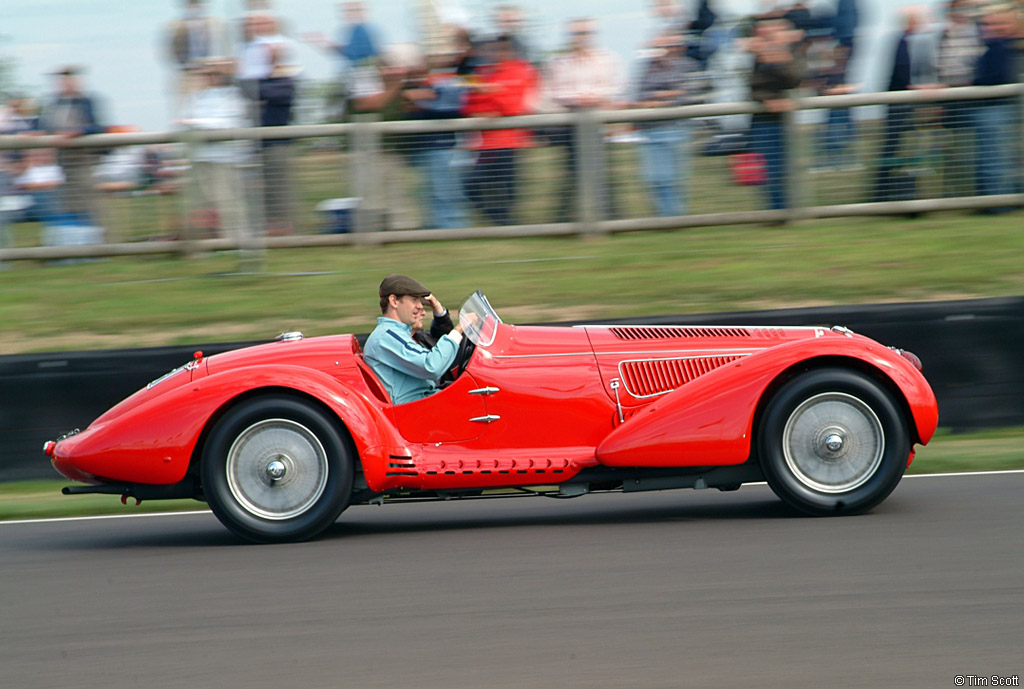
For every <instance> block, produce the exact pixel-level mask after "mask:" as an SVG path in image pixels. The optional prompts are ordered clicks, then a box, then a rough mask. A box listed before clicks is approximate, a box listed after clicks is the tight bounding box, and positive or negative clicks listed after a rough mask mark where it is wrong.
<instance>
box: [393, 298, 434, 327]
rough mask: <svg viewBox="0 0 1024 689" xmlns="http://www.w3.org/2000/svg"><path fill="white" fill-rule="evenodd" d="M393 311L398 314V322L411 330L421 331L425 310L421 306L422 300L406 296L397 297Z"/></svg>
mask: <svg viewBox="0 0 1024 689" xmlns="http://www.w3.org/2000/svg"><path fill="white" fill-rule="evenodd" d="M395 311H397V312H398V320H400V321H402V322H403V323H405V324H406V325H408V326H409V327H410V328H412V329H413V330H421V329H422V328H423V316H424V314H426V312H427V310H426V308H425V307H424V305H423V299H422V298H420V297H410V296H408V295H406V296H404V297H399V298H398V305H397V306H395Z"/></svg>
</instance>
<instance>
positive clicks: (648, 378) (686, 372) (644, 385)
mask: <svg viewBox="0 0 1024 689" xmlns="http://www.w3.org/2000/svg"><path fill="white" fill-rule="evenodd" d="M743 356H745V355H743V354H738V355H730V356H708V357H700V358H694V359H648V360H646V361H623V362H622V363H621V364H619V375H621V376H622V384H623V385H624V386H625V388H626V392H628V393H629V394H630V395H632V396H633V397H637V398H642V397H653V396H655V395H663V394H665V393H666V392H672V391H673V390H675V389H676V388H678V387H679V386H681V385H683V384H685V383H689V382H690V381H691V380H693V379H695V378H699V377H700V376H702V375H704V374H705V373H708V372H710V371H714V370H715V369H716V368H718V367H719V366H725V365H726V364H728V363H732V362H733V361H736V360H737V359H740V358H742V357H743Z"/></svg>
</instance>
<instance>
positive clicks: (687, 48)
mask: <svg viewBox="0 0 1024 689" xmlns="http://www.w3.org/2000/svg"><path fill="white" fill-rule="evenodd" d="M691 3H692V4H688V5H686V6H684V5H682V4H679V3H678V2H677V0H654V1H653V2H652V3H651V6H650V11H651V19H652V21H651V24H652V26H653V30H652V32H651V34H650V35H649V37H648V39H647V40H646V42H645V44H644V45H642V46H638V52H637V56H638V57H637V60H636V64H635V65H633V66H632V67H627V65H625V64H623V61H622V60H621V59H620V58H619V56H617V55H616V54H615V53H612V52H610V51H608V50H606V49H604V48H602V47H601V46H602V40H601V39H602V36H601V33H600V27H599V22H598V21H597V20H596V19H595V18H591V17H578V18H575V19H572V20H571V21H569V22H568V23H567V24H566V26H565V34H564V39H565V40H564V48H563V49H561V50H559V51H557V52H555V53H552V54H550V55H548V54H545V53H542V51H540V50H539V49H538V46H536V45H535V44H534V43H533V41H532V39H533V36H531V33H530V32H529V31H528V30H527V28H528V26H529V21H528V18H527V17H526V16H525V15H524V13H523V11H522V10H521V9H520V8H519V7H517V6H515V5H501V6H499V7H497V8H496V9H495V11H494V15H493V17H492V21H491V24H492V26H491V27H490V28H491V30H490V31H489V32H486V33H481V32H478V31H473V30H471V28H470V27H469V25H468V22H467V21H466V17H465V16H464V13H460V12H458V11H451V12H448V13H442V14H439V13H437V12H432V13H427V14H425V15H424V16H421V17H420V18H419V20H420V21H419V24H420V28H421V39H422V40H421V41H420V42H419V43H418V44H390V43H388V42H387V41H386V35H385V31H383V30H382V28H381V27H379V26H376V25H375V24H374V23H373V18H372V16H370V13H369V8H368V7H367V6H366V5H364V3H362V2H344V3H341V4H340V5H339V20H340V29H339V30H338V32H337V34H336V36H334V37H333V38H332V37H328V36H326V35H324V34H306V35H303V36H299V37H296V36H292V35H290V32H289V30H288V27H289V20H288V18H285V17H281V16H279V15H278V14H277V13H276V12H275V11H274V9H273V8H272V6H271V4H270V2H267V1H266V0H249V2H248V3H247V5H248V7H247V11H246V12H245V14H244V16H243V17H242V18H241V21H240V22H239V24H238V26H232V25H230V24H229V23H226V22H224V21H222V20H220V19H218V18H216V17H214V16H212V15H211V14H210V13H209V11H208V8H207V6H206V4H205V2H204V1H203V0H184V2H182V3H181V7H180V17H179V18H178V19H177V20H175V21H174V22H172V24H171V25H170V26H168V27H167V28H166V32H165V52H166V55H167V60H168V63H169V64H170V66H171V68H172V70H173V73H174V87H173V102H174V121H175V122H176V123H177V125H178V126H180V127H182V128H188V129H196V130H210V129H231V128H238V127H246V126H260V127H275V126H282V125H287V124H290V123H292V122H293V120H294V116H295V112H296V102H297V94H299V93H300V86H301V78H302V72H303V70H302V65H301V63H300V61H299V59H298V50H297V47H298V45H299V43H304V44H307V45H311V46H314V47H316V48H318V49H321V50H323V51H326V52H327V53H329V54H330V55H333V56H335V57H336V58H337V62H338V65H339V69H338V76H337V84H336V88H335V89H333V90H332V94H330V95H329V100H330V102H331V103H333V104H334V107H333V113H334V114H333V116H332V117H333V119H335V120H340V121H361V120H366V119H372V120H396V119H409V120H444V119H454V118H469V117H479V118H497V117H514V116H518V115H527V114H532V113H543V112H585V111H592V110H602V111H605V110H616V109H623V108H646V109H652V108H664V107H673V106H680V105H689V104H697V103H702V102H707V101H709V100H711V99H712V98H713V97H714V93H715V89H714V85H715V83H716V80H717V79H718V78H719V77H720V76H721V75H720V74H718V73H716V68H717V67H716V65H717V64H718V62H716V56H719V55H721V54H724V53H725V52H732V53H735V52H736V51H737V49H738V50H739V51H741V52H742V53H744V54H746V55H747V62H748V65H749V67H748V69H747V70H746V74H747V77H746V85H747V87H748V88H749V98H750V99H751V100H753V101H756V102H758V103H760V104H761V105H763V108H761V110H760V111H759V112H758V113H756V114H754V115H753V117H752V118H751V121H750V123H749V127H748V128H747V129H746V131H745V132H743V133H742V136H741V137H739V138H740V142H739V143H738V144H736V146H734V148H733V149H732V150H733V151H734V152H740V151H742V152H743V155H744V156H745V157H746V159H745V161H743V162H744V164H749V165H751V166H753V167H748V168H746V171H745V172H743V173H742V175H741V178H740V179H742V180H746V181H745V182H744V183H751V184H759V185H762V186H763V190H764V199H765V200H764V203H765V205H766V207H768V208H771V209H785V208H787V207H789V206H790V205H791V203H792V199H790V198H789V194H790V191H791V190H790V184H789V180H788V179H787V174H788V173H787V170H789V166H790V161H789V160H788V153H787V151H788V150H790V146H789V145H788V144H787V141H786V137H787V136H788V134H787V131H789V129H788V128H787V114H788V113H790V112H792V111H794V110H795V109H796V102H795V100H794V98H795V97H796V95H797V94H822V95H834V94H845V93H852V92H856V91H859V90H864V89H863V87H862V86H860V85H858V84H855V83H853V81H852V78H851V69H850V66H851V64H853V63H854V62H855V61H856V60H858V59H860V58H862V57H863V56H862V51H863V46H862V41H863V36H862V35H861V23H862V22H861V9H862V8H861V7H860V6H859V0H823V3H824V4H822V5H815V6H813V7H809V6H808V5H805V4H804V3H803V1H802V0H796V1H795V2H787V3H783V6H781V7H780V6H778V4H777V3H776V4H775V6H773V8H772V9H770V10H766V11H764V12H762V13H760V14H758V15H756V16H753V17H749V18H747V19H744V20H741V21H738V22H736V21H729V22H726V21H724V20H723V19H722V18H721V17H720V16H718V8H717V7H716V6H715V3H714V0H691ZM426 4H428V5H429V3H426ZM929 15H935V16H936V17H937V18H934V19H932V18H929ZM899 21H900V26H899V29H900V30H899V32H898V35H897V36H895V37H894V38H893V40H892V43H891V45H888V46H887V50H888V51H889V54H890V55H891V59H890V60H889V62H888V64H887V68H886V71H885V75H886V79H887V82H886V88H887V90H889V91H902V90H909V89H939V88H946V87H956V86H970V85H998V84H1010V83H1018V82H1020V81H1021V80H1022V76H1021V75H1022V69H1024V10H1022V7H1021V5H1020V4H1019V3H1018V4H1014V2H994V3H993V2H986V1H983V0H949V2H946V3H944V4H942V5H941V6H934V7H930V8H925V7H914V8H908V9H905V10H903V11H901V13H900V15H899ZM627 75H629V76H627ZM53 78H54V86H55V88H54V91H53V93H52V94H51V95H50V96H48V97H46V98H45V99H44V100H43V101H42V105H41V106H38V105H36V103H35V102H34V101H33V99H31V98H27V97H22V96H14V95H11V94H8V95H7V97H6V98H5V102H4V103H3V105H2V106H0V108H2V109H0V134H18V135H22V136H35V135H39V134H55V135H58V136H61V137H65V138H68V139H71V138H75V137H78V136H82V135H87V134H93V133H98V132H103V131H109V122H107V121H106V120H104V116H103V110H102V108H101V107H100V104H99V103H98V102H97V99H96V98H95V97H94V96H91V95H89V94H88V93H87V92H86V91H85V90H84V88H83V85H82V70H81V68H79V67H76V66H66V67H61V68H59V69H57V70H55V72H54V74H53ZM915 109H916V106H914V105H908V104H900V105H890V106H888V107H887V109H886V113H885V116H884V119H883V120H882V123H883V124H882V128H881V135H880V142H879V146H878V149H877V151H876V152H875V156H874V158H875V162H874V170H873V185H872V191H871V195H870V198H868V199H866V200H874V201H893V200H905V199H908V198H913V196H914V183H915V182H914V179H913V178H912V173H910V172H908V169H907V168H908V166H907V165H905V164H904V160H903V156H902V155H901V150H903V149H904V148H905V147H906V146H907V137H908V135H909V134H910V133H911V132H912V131H913V130H914V128H915V126H916V125H915V121H916V119H915ZM1020 117H1021V113H1020V100H1019V99H1016V100H1015V99H1014V98H1012V97H1007V98H988V99H983V100H975V101H955V102H949V103H946V104H944V105H943V106H942V107H941V113H940V114H939V119H938V121H939V126H940V127H941V128H942V129H943V130H944V131H946V132H948V133H949V136H948V137H947V138H946V139H945V141H946V144H945V148H944V151H943V155H944V156H945V160H946V164H947V166H948V168H949V179H950V180H952V181H954V182H955V185H953V186H956V187H957V189H956V190H955V191H956V193H957V195H961V196H971V195H995V194H1010V193H1017V192H1020V191H1021V189H1020V186H1019V185H1020V177H1019V175H1018V171H1017V170H1016V166H1015V164H1014V159H1013V156H1014V155H1015V153H1014V150H1013V146H1012V145H1010V142H1011V141H1014V140H1015V139H1019V126H1020V125H1019V122H1020ZM696 126H698V122H697V121H694V120H687V119H665V120H657V119H655V120H649V121H645V122H639V123H637V124H636V126H635V127H633V132H632V135H633V137H634V138H633V140H634V141H636V143H637V148H638V153H639V157H638V160H639V161H640V168H641V173H642V180H643V183H644V186H645V188H646V190H647V193H648V195H649V197H650V200H651V203H652V205H653V207H654V209H655V210H656V212H657V213H658V214H659V215H662V216H668V217H671V216H680V215H684V214H686V213H687V211H688V204H687V201H688V194H687V190H686V180H687V178H688V176H689V173H690V170H691V153H692V151H693V149H694V146H693V143H692V142H693V140H694V136H695V127H696ZM855 126H856V121H855V119H854V118H853V117H852V116H851V114H850V111H849V109H847V108H830V109H829V110H828V113H827V119H826V121H825V122H824V123H823V125H822V126H821V127H820V140H819V141H818V142H817V150H818V153H817V156H816V161H817V162H818V163H820V164H821V166H822V168H823V169H824V170H830V169H831V170H835V169H846V168H849V167H850V166H852V165H854V164H855V162H856V156H855V154H854V150H853V149H854V142H855V140H856V137H855V132H854V129H855ZM1015 127H1016V128H1017V129H1016V130H1015V129H1014V128H1015ZM582 144H583V141H582V140H581V139H580V136H579V129H578V127H549V128H541V129H527V128H524V127H520V126H509V127H508V128H498V129H483V130H481V131H478V132H471V133H457V132H445V131H438V132H436V133H433V132H432V133H424V134H417V135H414V136H406V137H404V138H402V139H401V140H400V141H399V142H392V144H391V145H389V143H388V141H385V142H384V145H383V146H382V150H383V152H382V154H381V155H380V156H379V157H378V160H377V161H376V165H375V166H374V167H375V173H376V174H378V175H380V184H378V185H376V186H377V190H378V192H379V193H380V194H383V195H384V196H385V201H384V203H383V207H384V208H386V210H387V215H386V217H385V218H383V219H382V220H381V223H382V226H383V227H385V228H392V229H407V228H412V227H433V228H458V227H464V226H467V225H470V224H473V223H474V220H475V218H474V214H475V215H476V217H477V218H479V219H483V220H485V221H486V222H489V223H491V224H494V225H514V224H517V223H519V222H521V218H520V217H519V208H520V206H521V203H520V198H519V197H520V195H521V184H520V181H521V179H522V171H521V169H520V168H521V159H522V153H523V151H524V150H526V149H532V148H537V147H542V146H543V147H548V148H550V149H551V151H552V152H553V155H554V154H557V155H555V158H554V159H556V160H558V161H559V164H560V166H561V167H560V170H561V175H562V182H561V187H560V203H559V204H558V207H557V209H556V213H555V217H554V218H553V220H555V221H558V222H569V221H572V220H574V219H576V218H578V217H579V214H580V212H581V210H582V208H581V203H580V200H579V198H578V194H577V193H576V185H577V182H578V180H579V179H580V178H581V176H582V175H584V174H586V175H590V176H591V177H590V179H596V180H598V182H597V184H598V188H599V189H600V190H601V193H600V199H598V200H596V201H594V203H596V204H598V206H599V209H600V210H599V212H600V214H601V215H602V216H603V217H606V218H614V217H616V216H617V215H618V214H619V209H618V207H617V206H618V204H617V203H616V198H615V197H616V194H615V192H614V186H615V185H614V183H613V182H614V180H613V179H612V177H613V174H612V170H611V169H609V165H608V164H607V160H606V159H605V158H606V157H602V156H594V155H592V154H591V152H588V151H587V150H586V149H585V148H582V147H581V146H582ZM293 148H294V146H293V144H292V142H291V141H289V139H287V138H280V139H275V138H273V137H272V136H264V137H260V138H259V139H258V140H257V141H256V142H251V141H240V140H236V141H210V142H204V143H199V144H196V145H194V147H193V148H192V149H191V150H190V152H189V153H190V155H189V157H188V158H189V160H188V164H189V166H190V167H191V171H192V175H193V176H194V179H195V180H196V182H197V183H196V184H195V185H194V187H195V189H196V200H195V203H196V205H197V207H201V208H208V209H211V210H212V211H213V212H214V214H215V217H216V220H215V222H214V223H213V224H214V225H215V226H216V227H217V228H218V230H219V231H220V232H221V233H223V234H224V235H225V236H229V237H232V238H235V239H236V240H238V241H240V242H244V240H245V239H246V238H248V237H252V236H254V234H262V233H266V234H288V233H291V232H293V231H294V230H295V228H294V225H293V222H294V217H295V209H294V206H295V201H294V199H293V194H294V186H295V185H294V180H293V179H292V177H293V175H292V166H293V164H294V161H293V150H292V149H293ZM0 156H2V157H0V195H3V196H5V197H6V198H7V199H8V202H7V203H6V204H5V206H4V208H5V210H4V211H2V212H0V218H3V219H4V220H5V221H6V222H21V221H39V222H43V223H47V224H52V223H57V224H59V223H61V222H68V223H74V224H78V225H91V226H96V227H99V228H102V227H104V226H105V225H106V224H107V221H106V219H105V218H104V217H103V210H102V208H101V207H99V205H98V204H97V202H96V200H97V198H98V195H97V190H104V189H106V190H119V189H122V190H123V189H131V190H139V189H146V188H151V187H152V188H158V187H159V186H160V183H161V180H163V179H166V178H169V177H172V176H173V172H172V166H171V165H169V164H168V160H167V159H166V158H167V156H166V154H165V152H164V151H163V150H162V149H160V148H158V147H132V148H131V149H130V150H120V149H114V150H113V152H108V153H105V154H104V155H102V156H101V154H100V152H98V151H97V150H95V149H89V148H60V149H57V150H56V151H55V150H53V149H44V148H36V149H25V150H22V151H19V152H7V153H0ZM410 172H415V175H416V179H417V180H418V181H417V183H416V186H417V188H418V189H419V190H420V192H419V197H418V198H419V203H416V201H417V196H416V195H415V194H413V193H410V192H409V190H408V189H407V188H404V186H403V184H402V183H401V182H399V180H402V179H407V178H408V177H409V174H408V173H410ZM908 176H909V178H908ZM417 206H418V207H417ZM1001 210H1003V209H1001V208H996V209H991V212H999V211H1001ZM254 228H259V230H255V229H254Z"/></svg>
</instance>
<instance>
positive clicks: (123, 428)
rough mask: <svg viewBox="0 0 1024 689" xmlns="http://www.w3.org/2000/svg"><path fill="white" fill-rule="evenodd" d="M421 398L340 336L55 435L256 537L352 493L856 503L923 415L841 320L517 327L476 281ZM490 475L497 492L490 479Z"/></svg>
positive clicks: (200, 367) (905, 387) (894, 464)
mask: <svg viewBox="0 0 1024 689" xmlns="http://www.w3.org/2000/svg"><path fill="white" fill-rule="evenodd" d="M467 312H469V313H473V314H474V316H473V317H472V319H470V320H471V322H475V323H477V326H476V327H475V328H468V329H467V337H466V338H465V340H464V342H465V346H464V347H463V348H462V349H461V350H460V354H459V359H457V361H456V365H455V366H454V367H453V370H452V372H450V376H449V377H450V378H451V380H450V381H449V382H448V383H447V384H446V385H445V386H444V387H443V389H441V390H440V391H439V392H438V393H436V394H434V395H431V396H429V397H427V398H425V399H422V400H418V401H414V402H408V403H405V404H400V405H395V404H392V403H391V401H390V399H389V398H388V395H387V393H386V391H385V390H384V388H383V387H382V385H381V384H380V382H379V381H378V379H377V378H376V376H375V375H374V373H373V372H372V370H371V369H370V367H369V366H368V365H367V364H366V363H365V362H364V361H363V357H362V354H361V350H360V346H359V343H358V341H357V340H356V338H355V337H354V336H352V335H338V336H331V337H318V338H309V339H303V338H301V336H298V335H297V334H296V335H295V336H292V337H284V338H283V339H280V341H277V342H273V343H270V344H265V345H260V346H256V347H249V348H246V349H240V350H236V351H232V352H227V353H224V354H219V355H216V356H212V357H209V358H203V357H202V355H201V354H200V353H198V352H197V354H196V358H195V359H194V360H193V361H192V362H190V363H189V364H187V365H185V366H183V367H182V368H180V369H176V370H175V371H172V372H171V373H170V374H168V375H167V376H164V377H163V378H161V379H159V380H157V381H154V382H153V383H151V384H150V385H148V386H147V387H146V388H145V389H143V390H140V391H138V392H137V393H135V394H134V395H132V396H131V397H129V398H128V399H126V400H124V401H123V402H121V403H120V404H118V405H117V406H115V407H114V408H112V409H110V410H109V411H108V412H106V413H105V414H103V415H102V416H100V417H99V418H98V419H96V420H95V421H94V422H93V423H92V424H91V425H90V426H89V427H88V428H87V429H85V430H84V431H81V432H75V433H73V434H70V435H68V436H65V437H63V438H61V439H60V440H58V441H51V442H49V443H47V445H46V448H45V449H46V452H47V454H48V455H50V457H51V458H52V461H53V465H54V467H55V468H56V469H57V471H59V472H60V473H61V474H63V475H64V476H66V477H68V478H69V479H72V480H75V481H79V482H82V483H85V484H89V485H85V486H72V487H69V488H65V492H66V493H85V492H106V493H115V494H121V495H122V496H123V497H135V498H138V499H154V498H172V497H175V498H176V497H195V498H198V499H201V500H206V501H207V502H209V503H210V506H211V507H212V509H213V511H214V512H215V513H216V514H217V516H218V517H219V518H220V519H221V521H222V522H223V523H224V524H225V525H226V526H227V527H228V528H230V529H231V530H232V531H234V532H235V533H236V534H238V535H240V536H242V537H243V538H246V539H249V540H253V541H282V540H300V539H304V538H309V537H312V536H314V535H316V534H317V533H319V532H320V531H322V530H323V529H324V528H326V527H327V526H329V525H330V524H331V523H332V522H334V521H335V519H337V517H338V515H339V514H340V513H341V511H342V510H344V509H345V507H347V506H348V505H349V504H353V503H360V502H369V501H383V502H387V501H391V500H401V499H410V498H416V499H422V498H431V497H433V498H452V497H466V496H474V497H478V496H487V495H496V494H505V493H507V492H508V491H510V490H516V491H523V492H538V493H548V494H555V495H560V496H563V497H569V496H576V495H582V494H584V493H587V492H590V491H594V490H624V491H634V490H661V489H667V488H681V487H696V488H704V487H717V488H720V489H723V490H729V489H735V488H737V487H739V485H740V484H742V483H746V482H751V481H760V480H765V479H767V480H768V482H769V484H770V485H771V486H772V488H773V489H774V490H775V491H776V493H778V494H779V496H780V497H781V498H782V499H783V500H785V501H786V502H788V503H790V504H791V505H793V506H794V507H796V508H798V509H800V510H802V511H805V512H809V513H812V514H842V513H855V512H862V511H864V510H867V509H870V508H871V507H873V506H874V505H876V504H878V503H879V502H881V501H882V500H883V499H885V497H886V496H887V495H888V494H889V493H890V492H891V491H892V490H893V488H895V486H896V484H897V483H898V482H899V480H900V478H901V477H902V475H903V472H904V470H905V469H906V467H907V465H908V464H909V462H910V461H911V460H912V459H913V452H914V451H913V447H914V445H915V444H925V443H927V442H928V441H929V439H930V438H931V437H932V434H933V433H934V431H935V428H936V424H937V420H938V410H937V406H936V402H935V397H934V395H933V394H932V391H931V389H930V387H929V386H928V383H927V382H926V380H925V379H924V377H923V376H922V374H921V372H920V362H919V361H917V358H916V357H914V356H913V355H912V354H909V353H906V352H902V351H900V350H895V349H892V348H888V347H885V346H882V345H880V344H878V343H877V342H874V341H873V340H870V339H868V338H866V337H862V336H859V335H856V334H854V333H852V332H850V331H848V330H846V329H844V328H831V329H830V328H807V327H801V328H779V327H686V326H657V327H654V326H579V327H541V326H514V325H509V324H505V323H502V322H501V321H500V319H499V318H498V317H497V314H495V313H494V311H493V309H491V308H490V305H489V304H488V303H487V300H486V298H485V297H483V295H482V294H480V293H476V294H475V295H473V297H471V298H470V300H468V301H467V304H466V305H464V307H463V316H464V319H465V314H466V313H467ZM502 489H504V490H502Z"/></svg>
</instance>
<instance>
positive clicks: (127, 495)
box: [121, 493, 142, 507]
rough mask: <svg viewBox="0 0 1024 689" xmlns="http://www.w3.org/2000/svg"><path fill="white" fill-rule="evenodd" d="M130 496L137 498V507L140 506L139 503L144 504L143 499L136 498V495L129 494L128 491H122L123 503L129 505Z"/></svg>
mask: <svg viewBox="0 0 1024 689" xmlns="http://www.w3.org/2000/svg"><path fill="white" fill-rule="evenodd" d="M128 498H132V499H133V500H135V506H136V507H138V506H139V505H141V504H142V500H140V499H138V498H136V497H135V496H134V495H129V494H128V493H121V504H122V505H127V504H128Z"/></svg>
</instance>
